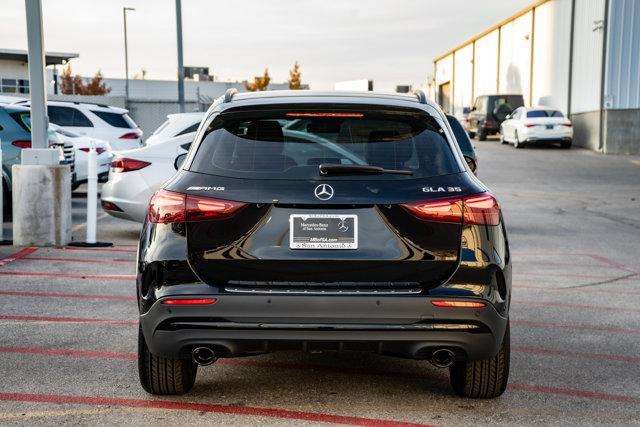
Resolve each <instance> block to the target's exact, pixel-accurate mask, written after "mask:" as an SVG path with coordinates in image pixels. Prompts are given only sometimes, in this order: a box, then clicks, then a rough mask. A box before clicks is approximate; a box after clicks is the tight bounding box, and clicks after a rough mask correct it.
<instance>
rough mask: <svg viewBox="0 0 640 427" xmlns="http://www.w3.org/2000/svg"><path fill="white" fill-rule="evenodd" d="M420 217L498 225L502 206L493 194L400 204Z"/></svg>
mask: <svg viewBox="0 0 640 427" xmlns="http://www.w3.org/2000/svg"><path fill="white" fill-rule="evenodd" d="M400 206H402V207H403V208H405V209H406V210H408V211H409V212H411V213H412V214H413V215H415V216H417V217H418V218H420V219H424V220H427V221H436V222H449V223H455V224H460V223H462V222H464V223H465V224H480V225H498V224H500V206H499V205H498V202H497V201H496V199H494V198H493V196H492V195H491V194H488V193H484V194H478V195H475V196H469V197H465V198H455V199H441V200H433V201H427V202H417V203H405V204H402V205H400Z"/></svg>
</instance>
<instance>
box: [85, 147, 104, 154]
mask: <svg viewBox="0 0 640 427" xmlns="http://www.w3.org/2000/svg"><path fill="white" fill-rule="evenodd" d="M80 151H84V152H85V153H88V152H89V151H90V149H89V148H80ZM105 151H107V149H106V148H102V147H97V148H96V153H97V154H102V153H104V152H105Z"/></svg>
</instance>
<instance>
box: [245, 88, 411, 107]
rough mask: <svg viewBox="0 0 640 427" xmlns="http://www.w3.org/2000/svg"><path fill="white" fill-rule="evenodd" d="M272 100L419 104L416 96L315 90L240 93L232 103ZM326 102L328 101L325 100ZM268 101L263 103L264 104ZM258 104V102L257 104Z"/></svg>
mask: <svg viewBox="0 0 640 427" xmlns="http://www.w3.org/2000/svg"><path fill="white" fill-rule="evenodd" d="M274 98H287V99H291V98H348V99H351V100H352V101H356V102H358V101H360V102H361V103H366V101H367V100H394V101H401V102H407V103H409V104H417V103H419V101H418V98H417V97H416V95H405V94H399V93H385V92H364V91H363V92H356V91H315V90H269V91H261V92H241V93H237V94H236V95H234V96H233V101H236V100H237V101H245V100H255V101H261V100H273V99H274ZM327 101H328V99H327ZM267 102H270V101H265V103H267ZM257 103H260V102H257Z"/></svg>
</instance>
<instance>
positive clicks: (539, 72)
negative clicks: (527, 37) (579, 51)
mask: <svg viewBox="0 0 640 427" xmlns="http://www.w3.org/2000/svg"><path fill="white" fill-rule="evenodd" d="M570 24H571V0H553V1H550V2H548V3H544V4H543V5H541V6H539V7H537V8H536V18H535V29H534V43H533V93H532V96H531V99H532V103H533V104H534V105H546V106H549V107H553V108H557V109H559V110H560V111H562V112H564V113H566V112H567V111H566V110H567V96H568V87H569V43H570V37H571V25H570Z"/></svg>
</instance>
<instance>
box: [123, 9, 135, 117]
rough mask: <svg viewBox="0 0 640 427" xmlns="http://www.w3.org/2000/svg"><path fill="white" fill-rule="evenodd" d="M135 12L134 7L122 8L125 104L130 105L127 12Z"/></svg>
mask: <svg viewBox="0 0 640 427" xmlns="http://www.w3.org/2000/svg"><path fill="white" fill-rule="evenodd" d="M128 10H130V11H134V10H135V9H134V8H133V7H123V8H122V19H123V20H124V79H125V80H124V93H125V97H124V99H125V104H126V105H127V106H128V104H129V46H128V45H127V11H128Z"/></svg>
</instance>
